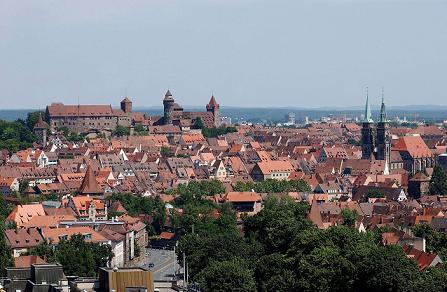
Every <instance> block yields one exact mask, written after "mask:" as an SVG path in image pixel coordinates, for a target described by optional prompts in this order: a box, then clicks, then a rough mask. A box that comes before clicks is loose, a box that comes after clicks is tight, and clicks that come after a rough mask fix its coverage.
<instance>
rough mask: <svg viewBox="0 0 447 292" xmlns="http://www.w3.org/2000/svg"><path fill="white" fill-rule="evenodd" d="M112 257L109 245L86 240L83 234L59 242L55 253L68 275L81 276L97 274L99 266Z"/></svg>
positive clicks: (56, 259) (55, 258) (57, 260)
mask: <svg viewBox="0 0 447 292" xmlns="http://www.w3.org/2000/svg"><path fill="white" fill-rule="evenodd" d="M80 255H82V256H80ZM112 257H113V253H112V251H111V247H110V246H109V245H100V244H98V243H88V242H85V241H84V238H83V236H82V235H81V234H75V235H73V236H72V237H71V238H70V239H69V240H62V241H61V242H59V244H58V246H57V249H56V251H55V254H54V260H55V261H56V262H58V263H60V264H61V265H62V266H63V268H64V273H65V274H66V275H75V276H80V277H92V276H95V275H96V274H97V272H98V268H99V267H102V266H105V265H106V263H107V261H109V260H110V259H111V258H112Z"/></svg>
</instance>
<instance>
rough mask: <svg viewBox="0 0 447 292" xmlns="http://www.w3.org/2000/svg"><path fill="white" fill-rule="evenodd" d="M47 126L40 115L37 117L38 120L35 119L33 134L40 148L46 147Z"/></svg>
mask: <svg viewBox="0 0 447 292" xmlns="http://www.w3.org/2000/svg"><path fill="white" fill-rule="evenodd" d="M48 128H49V127H48V124H47V123H45V122H44V120H43V119H42V115H39V118H38V119H37V122H36V124H35V125H34V128H33V130H34V134H35V135H36V137H37V142H38V143H39V145H40V146H42V147H45V146H47V130H48Z"/></svg>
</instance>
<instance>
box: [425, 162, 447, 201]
mask: <svg viewBox="0 0 447 292" xmlns="http://www.w3.org/2000/svg"><path fill="white" fill-rule="evenodd" d="M429 191H430V194H432V195H446V194H447V174H446V173H445V171H444V170H443V169H442V167H440V166H439V165H437V166H435V168H434V169H433V174H432V176H431V180H430V188H429Z"/></svg>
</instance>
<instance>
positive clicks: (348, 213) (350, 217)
mask: <svg viewBox="0 0 447 292" xmlns="http://www.w3.org/2000/svg"><path fill="white" fill-rule="evenodd" d="M341 214H342V216H343V224H344V225H346V226H349V227H354V226H355V222H356V221H357V217H358V214H357V211H356V210H350V209H347V208H346V209H343V211H341Z"/></svg>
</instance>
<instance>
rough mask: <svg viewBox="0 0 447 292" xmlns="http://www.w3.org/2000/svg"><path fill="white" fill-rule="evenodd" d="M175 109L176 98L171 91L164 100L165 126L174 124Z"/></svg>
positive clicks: (167, 92)
mask: <svg viewBox="0 0 447 292" xmlns="http://www.w3.org/2000/svg"><path fill="white" fill-rule="evenodd" d="M173 107H174V98H173V97H172V94H171V91H169V89H168V91H166V94H165V98H164V99H163V109H164V110H163V123H164V124H165V125H170V124H172V110H173Z"/></svg>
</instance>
